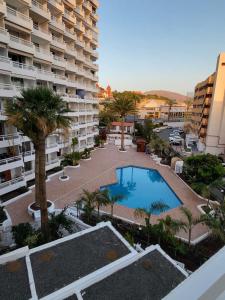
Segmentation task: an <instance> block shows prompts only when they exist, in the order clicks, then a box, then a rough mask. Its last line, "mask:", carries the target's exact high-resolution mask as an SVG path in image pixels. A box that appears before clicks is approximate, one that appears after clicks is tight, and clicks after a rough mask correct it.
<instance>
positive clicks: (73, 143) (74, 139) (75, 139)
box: [71, 136, 78, 152]
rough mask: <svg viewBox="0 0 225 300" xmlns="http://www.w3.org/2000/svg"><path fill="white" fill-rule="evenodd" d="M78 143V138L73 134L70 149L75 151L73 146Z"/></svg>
mask: <svg viewBox="0 0 225 300" xmlns="http://www.w3.org/2000/svg"><path fill="white" fill-rule="evenodd" d="M77 144H78V138H77V137H76V136H75V137H73V138H72V142H71V148H72V151H73V152H75V148H76V146H77Z"/></svg>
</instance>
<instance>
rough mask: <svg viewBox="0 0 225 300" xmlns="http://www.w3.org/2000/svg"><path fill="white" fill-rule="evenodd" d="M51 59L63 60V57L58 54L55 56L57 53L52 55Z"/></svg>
mask: <svg viewBox="0 0 225 300" xmlns="http://www.w3.org/2000/svg"><path fill="white" fill-rule="evenodd" d="M53 59H54V60H56V61H61V62H64V61H65V59H64V58H63V57H60V56H57V55H53Z"/></svg>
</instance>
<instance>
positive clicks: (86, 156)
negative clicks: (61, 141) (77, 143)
mask: <svg viewBox="0 0 225 300" xmlns="http://www.w3.org/2000/svg"><path fill="white" fill-rule="evenodd" d="M90 153H91V151H90V149H88V148H85V149H84V152H83V153H82V159H84V160H90V159H91V155H90Z"/></svg>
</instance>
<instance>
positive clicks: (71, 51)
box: [65, 45, 77, 57]
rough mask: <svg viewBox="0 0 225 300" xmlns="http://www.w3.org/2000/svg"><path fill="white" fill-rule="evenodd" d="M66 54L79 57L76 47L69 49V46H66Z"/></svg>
mask: <svg viewBox="0 0 225 300" xmlns="http://www.w3.org/2000/svg"><path fill="white" fill-rule="evenodd" d="M65 52H66V53H67V54H69V55H71V56H73V57H76V56H77V51H76V49H75V48H74V47H69V46H68V45H66V50H65Z"/></svg>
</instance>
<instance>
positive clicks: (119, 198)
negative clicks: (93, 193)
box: [105, 192, 124, 217]
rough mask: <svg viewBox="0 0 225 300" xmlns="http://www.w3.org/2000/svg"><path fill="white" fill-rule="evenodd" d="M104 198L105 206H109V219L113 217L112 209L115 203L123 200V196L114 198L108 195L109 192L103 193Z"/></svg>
mask: <svg viewBox="0 0 225 300" xmlns="http://www.w3.org/2000/svg"><path fill="white" fill-rule="evenodd" d="M105 197H106V203H107V204H109V205H110V208H111V209H110V211H111V212H110V214H111V217H113V209H114V205H115V204H116V203H117V202H119V201H121V200H122V199H123V198H124V196H123V195H115V196H111V195H110V194H109V192H106V193H105Z"/></svg>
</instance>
